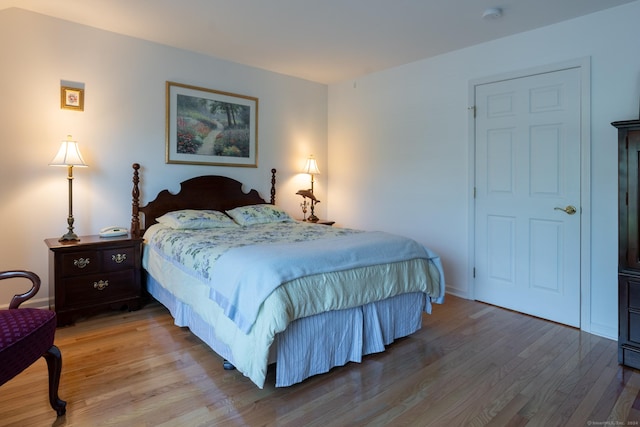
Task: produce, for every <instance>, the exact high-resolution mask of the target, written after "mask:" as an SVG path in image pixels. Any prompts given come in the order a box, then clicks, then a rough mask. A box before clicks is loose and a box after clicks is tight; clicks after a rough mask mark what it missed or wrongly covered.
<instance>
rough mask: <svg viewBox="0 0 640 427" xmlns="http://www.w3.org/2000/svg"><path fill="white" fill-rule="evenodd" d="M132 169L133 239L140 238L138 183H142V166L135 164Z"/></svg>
mask: <svg viewBox="0 0 640 427" xmlns="http://www.w3.org/2000/svg"><path fill="white" fill-rule="evenodd" d="M132 167H133V190H131V197H132V202H131V237H133V238H138V237H140V215H139V211H140V187H138V183H139V182H140V177H139V175H138V170H139V169H140V164H138V163H134V164H133V165H132Z"/></svg>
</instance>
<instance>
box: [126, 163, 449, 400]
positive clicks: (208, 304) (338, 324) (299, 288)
mask: <svg viewBox="0 0 640 427" xmlns="http://www.w3.org/2000/svg"><path fill="white" fill-rule="evenodd" d="M133 169H134V171H133V190H132V196H133V202H132V220H131V233H132V235H133V236H144V245H143V256H142V263H143V269H144V271H145V282H146V289H147V291H148V292H149V294H150V295H151V296H152V297H153V298H155V299H156V300H158V301H159V302H160V303H162V304H163V305H164V306H166V307H167V308H168V310H169V311H170V313H171V315H172V316H173V318H174V321H175V324H176V325H178V326H180V327H188V328H189V329H190V330H191V331H192V332H193V333H194V334H195V335H196V336H198V337H199V338H200V339H201V340H202V341H204V342H205V343H206V344H207V345H208V346H209V347H211V349H212V350H213V351H215V352H216V353H217V354H218V355H220V356H221V357H222V358H223V359H225V361H226V363H228V364H231V365H232V366H234V367H235V368H236V369H238V370H239V371H240V372H242V373H243V374H244V375H245V376H247V377H248V378H249V379H250V380H251V381H253V382H254V383H255V384H256V385H257V386H258V387H260V388H263V387H264V385H265V380H266V374H267V368H268V366H269V365H270V364H272V363H275V364H276V365H275V371H276V375H275V386H276V387H286V386H291V385H293V384H296V383H299V382H301V381H303V380H304V379H306V378H308V377H310V376H313V375H317V374H322V373H326V372H328V371H329V370H330V369H331V368H333V367H335V366H342V365H345V364H347V363H348V362H361V360H362V357H363V356H366V355H367V354H371V353H377V352H382V351H384V350H385V346H387V345H389V344H391V343H392V342H393V341H394V340H396V339H398V338H401V337H405V336H408V335H410V334H412V333H414V332H415V331H417V330H418V329H420V327H421V325H422V313H423V312H427V313H430V312H431V309H432V303H438V304H440V303H442V302H443V301H444V291H445V289H444V285H445V283H444V275H443V270H442V265H441V262H440V259H439V257H438V256H437V255H436V254H435V253H433V252H432V251H430V250H429V249H427V248H424V247H423V246H422V245H419V244H418V243H417V242H415V241H413V240H411V239H407V238H404V237H400V236H395V235H391V234H387V233H381V232H370V231H362V230H352V229H346V228H339V227H330V226H325V225H318V224H313V223H308V222H302V221H297V220H294V219H293V218H291V217H290V216H289V215H288V214H287V213H286V212H284V211H283V210H282V209H280V208H278V207H277V205H276V204H275V197H276V189H275V183H276V170H275V169H272V170H271V195H270V200H269V202H267V201H266V200H264V199H263V198H262V197H261V196H260V195H259V193H258V192H257V191H255V190H251V191H249V192H244V191H243V190H242V183H240V182H239V181H236V180H234V179H231V178H228V177H224V176H214V175H210V176H200V177H195V178H192V179H189V180H186V181H184V182H182V183H181V185H180V191H179V192H178V193H176V194H172V193H171V192H169V191H168V190H163V191H161V192H160V193H159V194H158V195H157V197H156V198H155V199H154V200H153V201H150V202H148V203H147V204H146V205H144V206H143V205H141V203H140V189H139V181H140V174H139V169H140V165H139V164H137V163H135V164H134V165H133Z"/></svg>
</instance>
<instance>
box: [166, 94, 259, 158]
mask: <svg viewBox="0 0 640 427" xmlns="http://www.w3.org/2000/svg"><path fill="white" fill-rule="evenodd" d="M166 97H167V99H166V129H165V133H166V147H165V151H166V163H174V164H189V165H212V166H237V167H252V168H256V167H258V98H255V97H252V96H246V95H239V94H236V93H231V92H223V91H218V90H214V89H207V88H202V87H198V86H191V85H186V84H181V83H176V82H170V81H167V83H166Z"/></svg>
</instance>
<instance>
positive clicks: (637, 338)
mask: <svg viewBox="0 0 640 427" xmlns="http://www.w3.org/2000/svg"><path fill="white" fill-rule="evenodd" d="M612 125H613V126H615V127H616V128H618V233H619V235H618V362H619V363H621V364H623V365H626V366H631V367H633V368H638V369H640V251H639V248H640V235H639V234H638V218H639V215H640V212H639V211H638V203H639V201H640V194H639V190H640V185H639V184H640V120H628V121H620V122H613V123H612Z"/></svg>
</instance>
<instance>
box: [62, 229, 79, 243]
mask: <svg viewBox="0 0 640 427" xmlns="http://www.w3.org/2000/svg"><path fill="white" fill-rule="evenodd" d="M78 241H80V238H79V237H78V235H77V234H76V233H74V232H73V231H70V232H68V233H67V234H65V235H64V236H62V237H61V238H59V239H58V242H78Z"/></svg>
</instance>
